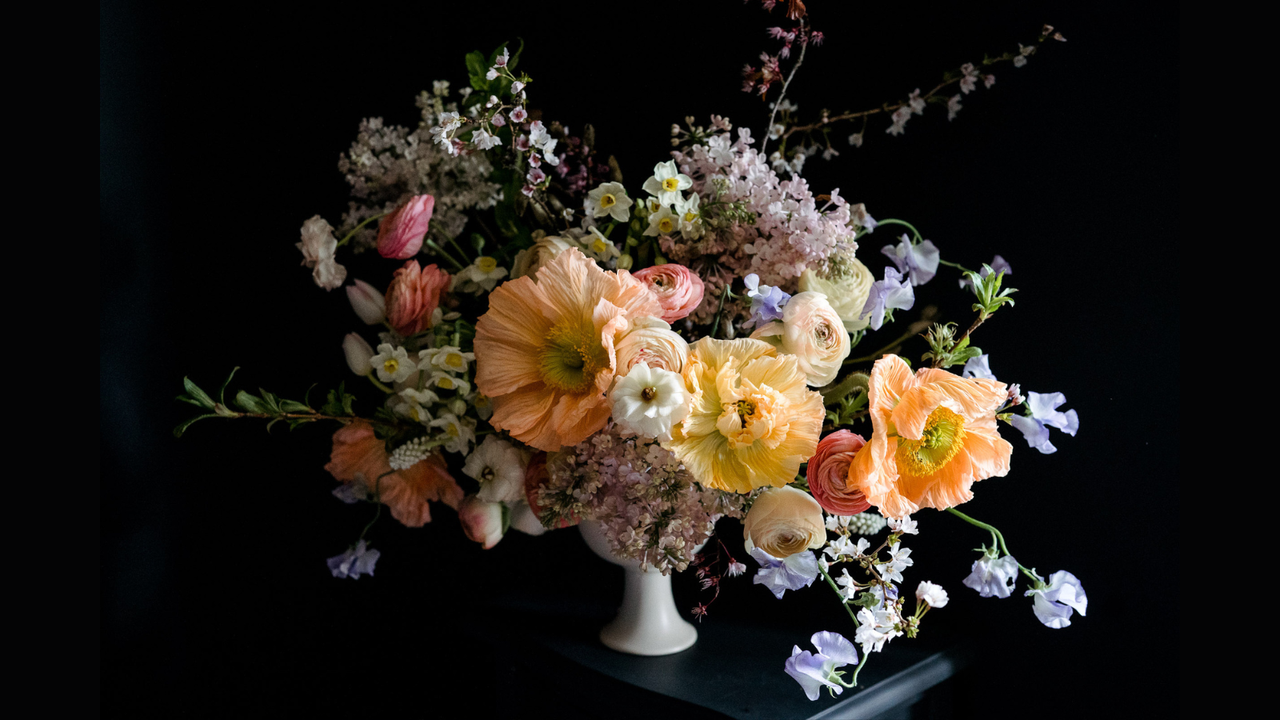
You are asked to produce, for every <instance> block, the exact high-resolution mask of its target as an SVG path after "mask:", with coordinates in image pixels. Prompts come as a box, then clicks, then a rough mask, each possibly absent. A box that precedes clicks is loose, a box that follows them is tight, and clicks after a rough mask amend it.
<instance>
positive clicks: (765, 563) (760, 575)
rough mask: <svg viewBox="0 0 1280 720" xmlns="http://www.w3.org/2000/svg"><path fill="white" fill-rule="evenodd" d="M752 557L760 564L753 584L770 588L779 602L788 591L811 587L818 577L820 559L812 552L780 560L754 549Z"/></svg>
mask: <svg viewBox="0 0 1280 720" xmlns="http://www.w3.org/2000/svg"><path fill="white" fill-rule="evenodd" d="M751 557H753V558H755V560H756V562H758V563H760V569H759V570H757V571H756V576H755V577H754V578H752V582H754V583H755V584H756V585H764V586H765V587H767V588H769V592H771V593H773V596H774V597H776V598H778V599H779V600H781V599H782V595H783V593H785V592H786V591H788V590H799V589H800V588H805V587H809V586H810V585H812V584H813V581H814V580H815V579H817V577H818V559H817V558H816V557H814V556H813V553H811V552H798V553H796V554H795V555H791V556H788V557H786V558H781V559H780V558H776V557H774V556H772V555H770V554H769V553H767V552H765V551H763V550H761V549H760V548H758V547H753V548H751Z"/></svg>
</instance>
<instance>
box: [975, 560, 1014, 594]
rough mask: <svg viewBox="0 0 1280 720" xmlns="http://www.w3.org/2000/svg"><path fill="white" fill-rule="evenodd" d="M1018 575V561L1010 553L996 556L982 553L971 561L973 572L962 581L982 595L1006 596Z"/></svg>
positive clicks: (1011, 589)
mask: <svg viewBox="0 0 1280 720" xmlns="http://www.w3.org/2000/svg"><path fill="white" fill-rule="evenodd" d="M1017 577H1018V561H1017V560H1014V559H1013V556H1012V555H1005V556H1004V557H1000V558H997V557H995V556H993V555H987V554H984V555H983V556H982V557H980V558H978V559H977V560H975V561H973V572H971V573H969V577H967V578H965V579H964V580H963V581H962V582H963V583H964V585H965V587H970V588H973V589H974V590H977V591H978V594H979V595H981V596H982V597H998V598H1007V597H1009V594H1010V593H1011V592H1012V591H1013V585H1014V581H1015V578H1017Z"/></svg>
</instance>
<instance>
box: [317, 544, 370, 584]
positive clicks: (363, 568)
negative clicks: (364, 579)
mask: <svg viewBox="0 0 1280 720" xmlns="http://www.w3.org/2000/svg"><path fill="white" fill-rule="evenodd" d="M381 554H382V553H380V552H378V551H377V550H370V549H369V546H368V544H367V543H365V541H364V540H361V541H360V542H358V543H356V546H355V547H354V548H348V549H347V551H346V552H344V553H342V554H341V555H334V556H333V557H331V558H329V572H332V573H333V576H334V577H336V578H346V577H349V578H351V579H352V580H355V579H357V578H359V577H360V576H361V575H368V576H369V577H373V566H374V563H376V562H378V556H379V555H381Z"/></svg>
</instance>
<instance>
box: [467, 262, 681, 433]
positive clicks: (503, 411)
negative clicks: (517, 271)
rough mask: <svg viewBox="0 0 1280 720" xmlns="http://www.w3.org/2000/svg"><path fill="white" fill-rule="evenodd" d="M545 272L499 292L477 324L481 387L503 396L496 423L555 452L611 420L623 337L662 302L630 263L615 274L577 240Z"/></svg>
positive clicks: (493, 420) (496, 403)
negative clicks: (575, 245) (632, 271)
mask: <svg viewBox="0 0 1280 720" xmlns="http://www.w3.org/2000/svg"><path fill="white" fill-rule="evenodd" d="M537 275H538V279H537V281H534V279H533V278H530V277H520V278H516V279H514V280H509V281H507V282H505V283H503V284H502V285H499V286H498V287H497V288H495V289H494V291H493V292H492V293H490V295H489V311H488V312H486V313H485V314H484V315H482V316H481V317H480V319H479V320H478V321H477V322H476V338H475V352H476V387H477V388H478V389H479V390H480V392H482V393H484V394H485V396H486V397H489V398H490V399H491V400H492V401H493V416H492V417H491V418H490V420H489V422H490V423H491V424H492V425H493V426H494V427H495V428H497V429H499V430H506V431H507V432H508V433H510V434H511V437H514V438H515V439H517V440H519V441H521V442H523V443H525V444H527V445H532V446H533V447H535V448H537V449H539V450H546V451H548V452H551V451H555V450H559V449H560V448H561V447H562V446H564V445H576V444H578V443H580V442H582V441H583V440H586V439H587V438H588V437H590V436H591V435H593V434H594V433H596V432H597V431H599V430H600V429H602V428H603V427H604V426H605V423H606V422H608V420H609V411H610V405H609V400H608V398H606V397H605V393H606V392H608V390H609V387H610V386H611V385H612V384H613V376H614V372H615V371H616V370H617V353H616V351H615V347H616V344H617V341H618V340H619V339H620V338H621V337H622V336H623V335H625V334H626V332H627V331H628V330H630V329H631V324H632V323H631V320H632V319H633V318H639V317H646V316H647V317H656V316H658V315H661V314H662V306H661V305H660V304H658V299H657V297H656V296H655V295H654V294H653V292H652V291H651V290H649V288H648V286H646V285H645V284H644V283H642V282H640V281H639V280H636V279H635V278H633V277H631V274H630V273H628V272H627V271H626V270H619V271H617V272H616V273H614V272H605V271H603V270H601V269H600V267H599V266H598V265H596V264H595V262H594V261H592V260H590V259H588V258H587V257H586V256H585V255H583V254H582V252H581V251H579V250H578V249H577V248H569V249H567V250H565V251H563V252H561V253H560V254H559V255H557V256H555V258H553V259H552V260H550V261H549V262H548V263H547V264H545V265H543V266H542V267H541V268H539V269H538V274H537Z"/></svg>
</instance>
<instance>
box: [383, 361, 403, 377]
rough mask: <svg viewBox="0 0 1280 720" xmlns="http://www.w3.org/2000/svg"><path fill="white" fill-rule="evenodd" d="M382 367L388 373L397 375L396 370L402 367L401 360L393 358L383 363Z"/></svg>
mask: <svg viewBox="0 0 1280 720" xmlns="http://www.w3.org/2000/svg"><path fill="white" fill-rule="evenodd" d="M382 369H383V370H386V371H387V374H388V375H395V374H396V371H397V370H399V369H400V361H398V360H396V359H395V358H391V359H390V360H387V361H386V362H384V363H382Z"/></svg>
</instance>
